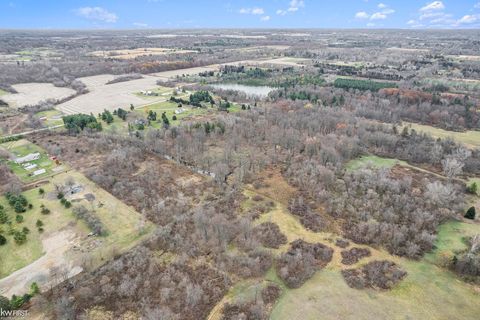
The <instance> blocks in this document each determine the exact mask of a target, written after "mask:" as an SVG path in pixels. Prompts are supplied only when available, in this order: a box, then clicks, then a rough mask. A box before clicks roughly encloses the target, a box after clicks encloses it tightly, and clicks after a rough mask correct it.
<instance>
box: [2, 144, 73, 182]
mask: <svg viewBox="0 0 480 320" xmlns="http://www.w3.org/2000/svg"><path fill="white" fill-rule="evenodd" d="M0 148H1V149H3V150H5V151H7V152H9V153H10V155H11V159H9V160H3V161H6V163H7V165H8V166H9V168H10V169H11V170H12V171H13V172H14V173H15V175H17V176H18V177H19V178H20V179H21V180H22V181H23V182H34V181H37V180H41V179H44V178H46V177H49V176H51V175H55V174H58V173H60V172H62V171H65V170H66V169H67V166H66V165H65V164H62V163H60V162H57V161H55V160H54V159H52V158H51V157H52V156H51V155H49V154H47V153H46V152H45V150H43V149H42V148H40V147H38V146H37V145H35V144H33V143H31V142H30V141H28V140H25V139H21V140H18V141H12V142H5V143H2V144H0ZM22 158H23V159H22ZM19 159H22V160H21V162H18V163H17V162H16V160H17V161H18V160H19Z"/></svg>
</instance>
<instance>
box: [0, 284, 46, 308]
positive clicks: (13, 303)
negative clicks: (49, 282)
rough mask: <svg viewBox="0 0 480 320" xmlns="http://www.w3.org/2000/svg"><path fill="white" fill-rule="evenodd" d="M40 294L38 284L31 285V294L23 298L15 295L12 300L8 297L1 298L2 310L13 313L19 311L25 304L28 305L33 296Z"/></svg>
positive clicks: (0, 306) (0, 305)
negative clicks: (12, 311)
mask: <svg viewBox="0 0 480 320" xmlns="http://www.w3.org/2000/svg"><path fill="white" fill-rule="evenodd" d="M39 293H40V288H39V287H38V284H37V283H36V282H33V283H32V284H31V285H30V292H29V293H25V294H24V295H23V296H17V295H13V296H12V299H8V298H7V297H4V296H0V310H2V311H3V312H5V311H11V310H18V309H20V308H21V307H22V306H23V305H24V304H26V303H28V302H29V301H30V299H32V297H33V296H35V295H37V294H39Z"/></svg>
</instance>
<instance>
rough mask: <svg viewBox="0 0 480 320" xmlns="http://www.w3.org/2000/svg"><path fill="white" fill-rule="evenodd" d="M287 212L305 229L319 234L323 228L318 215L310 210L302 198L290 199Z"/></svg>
mask: <svg viewBox="0 0 480 320" xmlns="http://www.w3.org/2000/svg"><path fill="white" fill-rule="evenodd" d="M288 210H289V211H290V213H291V214H293V215H296V216H298V217H299V218H300V222H301V223H302V225H303V226H304V227H305V228H307V229H310V230H312V231H314V232H319V231H322V229H324V228H325V224H324V223H323V221H322V218H321V217H320V215H319V214H318V213H316V212H315V211H313V210H312V208H310V206H309V205H308V204H307V203H306V201H305V200H304V198H303V197H302V196H298V197H294V198H292V199H291V200H290V202H289V204H288Z"/></svg>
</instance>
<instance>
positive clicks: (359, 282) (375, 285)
mask: <svg viewBox="0 0 480 320" xmlns="http://www.w3.org/2000/svg"><path fill="white" fill-rule="evenodd" d="M342 275H343V278H344V279H345V281H346V282H347V284H348V286H349V287H351V288H355V289H364V288H372V289H391V288H393V287H394V286H395V285H396V284H397V283H398V282H400V281H401V280H402V279H403V278H405V277H406V275H407V272H406V271H404V270H403V269H401V268H400V267H399V266H398V265H396V264H395V263H394V262H391V261H387V260H382V261H372V262H369V263H367V264H366V265H365V266H363V267H362V268H358V269H347V270H342Z"/></svg>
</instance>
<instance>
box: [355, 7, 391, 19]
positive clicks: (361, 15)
mask: <svg viewBox="0 0 480 320" xmlns="http://www.w3.org/2000/svg"><path fill="white" fill-rule="evenodd" d="M377 7H378V8H379V9H382V10H380V11H379V12H374V13H372V14H368V13H367V12H365V11H359V12H357V13H356V14H355V18H356V19H370V20H385V19H387V18H388V16H389V15H390V14H392V13H395V10H393V9H392V8H389V7H388V6H387V5H386V4H384V3H379V4H378V6H377Z"/></svg>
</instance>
